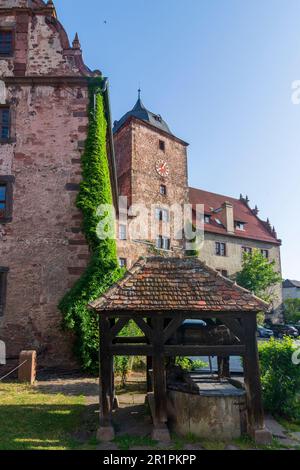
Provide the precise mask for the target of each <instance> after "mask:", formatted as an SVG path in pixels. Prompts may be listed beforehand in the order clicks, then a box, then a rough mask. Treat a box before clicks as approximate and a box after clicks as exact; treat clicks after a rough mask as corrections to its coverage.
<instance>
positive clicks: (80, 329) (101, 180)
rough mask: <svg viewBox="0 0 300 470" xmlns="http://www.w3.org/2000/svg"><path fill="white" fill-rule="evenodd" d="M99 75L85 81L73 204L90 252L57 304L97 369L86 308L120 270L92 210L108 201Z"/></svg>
mask: <svg viewBox="0 0 300 470" xmlns="http://www.w3.org/2000/svg"><path fill="white" fill-rule="evenodd" d="M102 85H103V82H102V79H101V78H97V79H91V81H90V84H89V99H90V106H89V129H88V136H87V140H86V144H85V150H84V153H83V156H82V183H81V184H80V191H79V193H78V197H77V202H76V204H77V207H78V208H79V209H80V210H81V211H82V214H83V232H84V234H85V237H86V240H87V243H88V245H89V248H90V252H91V260H90V263H89V265H88V267H87V269H86V271H85V273H84V274H83V275H82V276H81V278H80V279H79V280H78V281H77V282H76V283H75V285H74V286H73V288H72V289H71V290H70V291H69V292H68V293H67V294H66V295H65V297H64V298H63V299H62V301H61V302H60V304H59V309H60V310H61V312H62V314H63V326H64V328H68V329H70V330H72V331H73V332H74V333H75V338H76V339H75V352H76V355H77V357H78V358H79V360H80V362H81V365H82V368H83V369H84V370H86V371H89V372H92V373H95V372H97V371H98V362H99V361H98V351H99V332H98V318H97V315H96V314H95V313H94V312H92V311H90V310H89V309H88V308H87V305H88V303H89V302H91V301H93V300H95V299H97V298H98V297H100V296H101V295H102V294H103V293H104V292H105V291H106V290H107V289H108V288H109V287H110V286H111V285H112V284H113V283H114V282H116V281H118V280H119V279H120V278H121V277H122V276H123V274H124V270H123V269H121V268H120V267H119V264H118V258H117V247H116V241H115V240H113V239H107V240H100V239H99V238H98V236H97V233H96V231H97V226H98V224H99V222H100V221H101V216H99V215H97V209H98V207H99V205H100V204H113V198H112V190H111V182H110V171H109V166H108V158H107V145H106V142H107V141H106V138H107V120H106V116H105V106H104V99H103V93H102Z"/></svg>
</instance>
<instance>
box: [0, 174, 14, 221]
mask: <svg viewBox="0 0 300 470" xmlns="http://www.w3.org/2000/svg"><path fill="white" fill-rule="evenodd" d="M13 181H14V177H13V176H0V224H1V223H2V224H4V223H7V222H11V218H12V196H13V186H12V184H13Z"/></svg>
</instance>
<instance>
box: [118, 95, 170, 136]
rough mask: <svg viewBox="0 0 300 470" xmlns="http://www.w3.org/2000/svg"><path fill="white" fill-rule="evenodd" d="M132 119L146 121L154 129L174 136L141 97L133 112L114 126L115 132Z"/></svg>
mask: <svg viewBox="0 0 300 470" xmlns="http://www.w3.org/2000/svg"><path fill="white" fill-rule="evenodd" d="M130 117H135V118H136V119H140V120H141V121H145V122H147V123H148V124H151V125H152V126H154V127H157V128H158V129H160V130H161V131H163V132H166V133H167V134H170V135H172V132H171V131H170V129H169V126H168V125H167V123H166V122H165V121H164V120H163V119H162V117H161V116H160V115H159V114H154V113H152V112H151V111H148V109H147V108H146V107H145V106H144V104H143V103H142V100H141V98H140V97H139V98H138V100H137V102H136V104H135V106H134V107H133V108H132V110H131V111H129V112H128V113H126V114H125V115H124V116H123V117H122V118H121V119H120V120H119V121H116V122H115V124H114V129H113V131H114V132H117V131H118V130H119V129H120V128H121V127H122V126H123V124H125V122H126V121H127V119H129V118H130Z"/></svg>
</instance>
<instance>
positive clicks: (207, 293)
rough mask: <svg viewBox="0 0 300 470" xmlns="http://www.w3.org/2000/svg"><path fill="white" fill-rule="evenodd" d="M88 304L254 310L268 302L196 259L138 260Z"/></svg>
mask: <svg viewBox="0 0 300 470" xmlns="http://www.w3.org/2000/svg"><path fill="white" fill-rule="evenodd" d="M90 307H91V308H93V309H95V310H96V311H98V312H101V311H114V310H122V311H132V310H134V311H150V310H151V311H170V310H172V311H175V310H177V311H178V310H185V311H186V310H188V311H191V312H192V311H193V312H198V311H199V312H205V311H209V312H222V311H225V312H236V311H241V312H257V311H261V310H264V311H266V310H268V305H267V304H266V303H265V302H263V301H262V300H261V299H258V298H257V297H255V296H253V295H252V294H251V293H250V292H249V291H247V290H246V289H243V288H241V287H239V286H237V285H236V284H235V283H234V282H232V281H230V280H229V279H227V278H224V277H223V276H221V275H220V274H219V273H218V272H217V271H214V270H213V269H211V268H209V267H207V266H206V265H205V264H204V263H202V262H200V261H199V260H198V259H197V258H163V257H151V258H145V259H140V260H139V261H138V262H137V263H136V264H135V265H134V266H133V267H132V269H131V270H130V271H128V273H127V274H126V275H125V277H124V278H123V279H122V280H121V281H120V282H119V283H117V284H115V285H114V286H113V287H112V288H111V289H109V290H108V292H106V294H104V295H103V296H102V297H100V299H98V300H96V301H94V302H92V303H91V304H90Z"/></svg>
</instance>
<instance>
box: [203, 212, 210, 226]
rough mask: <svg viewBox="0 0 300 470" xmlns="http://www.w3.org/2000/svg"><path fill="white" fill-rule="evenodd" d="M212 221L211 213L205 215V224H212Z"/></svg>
mask: <svg viewBox="0 0 300 470" xmlns="http://www.w3.org/2000/svg"><path fill="white" fill-rule="evenodd" d="M210 221H211V216H210V215H206V214H205V215H204V223H205V224H210Z"/></svg>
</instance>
